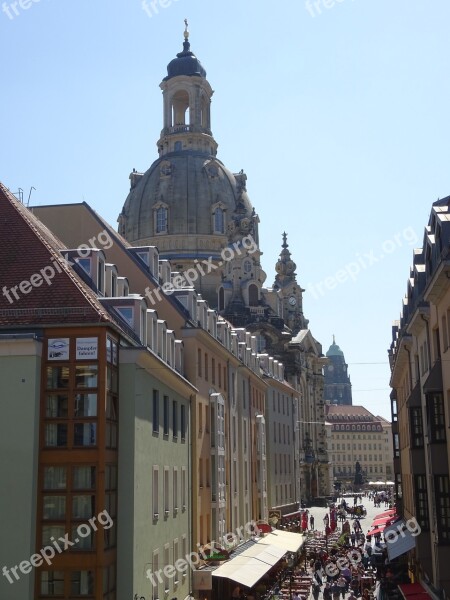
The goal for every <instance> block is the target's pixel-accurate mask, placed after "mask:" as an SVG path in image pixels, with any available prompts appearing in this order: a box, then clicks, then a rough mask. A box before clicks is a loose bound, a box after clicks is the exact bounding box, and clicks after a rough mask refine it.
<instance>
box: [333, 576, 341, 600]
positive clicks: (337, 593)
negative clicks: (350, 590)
mask: <svg viewBox="0 0 450 600" xmlns="http://www.w3.org/2000/svg"><path fill="white" fill-rule="evenodd" d="M340 593H341V588H340V587H339V586H338V584H337V582H336V581H333V585H332V586H331V594H332V596H333V600H339V597H340Z"/></svg>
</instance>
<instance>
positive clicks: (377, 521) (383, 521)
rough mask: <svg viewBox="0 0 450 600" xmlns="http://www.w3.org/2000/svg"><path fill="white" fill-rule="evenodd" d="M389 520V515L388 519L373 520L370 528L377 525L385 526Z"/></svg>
mask: <svg viewBox="0 0 450 600" xmlns="http://www.w3.org/2000/svg"><path fill="white" fill-rule="evenodd" d="M391 520H392V515H390V516H388V517H382V518H381V519H375V520H374V521H373V522H372V527H377V526H378V525H386V523H387V522H388V521H391Z"/></svg>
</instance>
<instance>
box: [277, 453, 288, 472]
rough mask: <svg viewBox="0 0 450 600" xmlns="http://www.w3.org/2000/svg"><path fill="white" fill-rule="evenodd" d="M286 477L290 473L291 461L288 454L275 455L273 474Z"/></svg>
mask: <svg viewBox="0 0 450 600" xmlns="http://www.w3.org/2000/svg"><path fill="white" fill-rule="evenodd" d="M278 473H280V475H283V474H284V475H287V474H289V473H291V461H290V455H289V454H275V474H278Z"/></svg>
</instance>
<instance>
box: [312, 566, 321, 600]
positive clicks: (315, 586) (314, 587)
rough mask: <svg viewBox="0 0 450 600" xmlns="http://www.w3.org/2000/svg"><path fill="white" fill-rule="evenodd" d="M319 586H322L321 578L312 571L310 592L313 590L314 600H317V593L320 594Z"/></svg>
mask: <svg viewBox="0 0 450 600" xmlns="http://www.w3.org/2000/svg"><path fill="white" fill-rule="evenodd" d="M321 588H322V578H321V577H320V574H319V573H318V572H317V571H316V572H315V573H314V578H313V582H312V592H313V597H314V600H319V594H320V590H321Z"/></svg>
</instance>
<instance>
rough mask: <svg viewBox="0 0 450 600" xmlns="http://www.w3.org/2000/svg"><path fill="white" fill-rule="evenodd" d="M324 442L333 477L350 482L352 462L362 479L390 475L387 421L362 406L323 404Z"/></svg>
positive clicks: (351, 481)
mask: <svg viewBox="0 0 450 600" xmlns="http://www.w3.org/2000/svg"><path fill="white" fill-rule="evenodd" d="M325 409H326V423H325V427H326V429H327V445H328V455H329V457H330V465H332V473H331V476H332V477H333V478H334V480H335V481H340V482H341V483H347V484H353V481H354V477H355V465H356V462H357V461H358V462H359V463H360V465H361V471H362V475H363V479H364V480H366V481H369V480H375V481H390V480H391V479H392V478H393V472H394V471H393V458H392V435H391V424H390V423H389V421H386V419H384V418H383V417H380V416H375V415H373V414H372V413H370V412H369V411H368V410H367V409H365V408H364V407H363V406H337V405H333V404H331V405H330V404H327V405H326V407H325Z"/></svg>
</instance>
